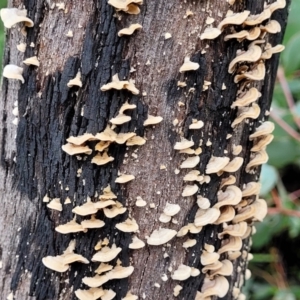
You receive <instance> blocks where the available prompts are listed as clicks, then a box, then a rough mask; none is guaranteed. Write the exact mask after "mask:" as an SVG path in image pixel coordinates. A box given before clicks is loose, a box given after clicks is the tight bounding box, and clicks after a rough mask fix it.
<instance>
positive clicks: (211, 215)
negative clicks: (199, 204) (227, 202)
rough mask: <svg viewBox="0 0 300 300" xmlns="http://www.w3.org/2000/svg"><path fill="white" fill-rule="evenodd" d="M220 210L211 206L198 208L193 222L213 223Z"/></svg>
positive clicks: (201, 223) (197, 223)
mask: <svg viewBox="0 0 300 300" xmlns="http://www.w3.org/2000/svg"><path fill="white" fill-rule="evenodd" d="M220 214H221V212H220V210H219V209H217V208H215V207H213V208H209V209H198V211H197V213H196V216H195V220H194V224H195V225H196V226H197V227H199V226H205V225H207V224H213V223H214V222H215V221H217V220H218V218H219V216H220Z"/></svg>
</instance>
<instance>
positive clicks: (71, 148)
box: [61, 143, 93, 155]
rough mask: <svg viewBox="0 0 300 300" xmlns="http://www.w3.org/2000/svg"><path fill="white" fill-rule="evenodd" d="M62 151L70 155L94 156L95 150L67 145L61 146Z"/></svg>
mask: <svg viewBox="0 0 300 300" xmlns="http://www.w3.org/2000/svg"><path fill="white" fill-rule="evenodd" d="M61 148H62V150H63V151H65V152H66V153H67V154H69V155H77V154H87V155H90V154H92V152H93V150H92V149H90V148H89V147H88V146H81V145H80V146H77V145H74V144H71V143H67V144H65V145H62V146H61Z"/></svg>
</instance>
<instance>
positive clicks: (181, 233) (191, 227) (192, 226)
mask: <svg viewBox="0 0 300 300" xmlns="http://www.w3.org/2000/svg"><path fill="white" fill-rule="evenodd" d="M201 230H202V226H195V224H193V223H189V224H188V225H186V226H183V227H182V228H181V229H180V230H179V231H178V233H177V237H183V236H185V235H186V234H187V233H188V232H190V233H192V234H197V233H199V232H201Z"/></svg>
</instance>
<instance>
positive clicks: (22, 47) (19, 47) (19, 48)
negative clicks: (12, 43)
mask: <svg viewBox="0 0 300 300" xmlns="http://www.w3.org/2000/svg"><path fill="white" fill-rule="evenodd" d="M26 47H27V46H26V44H25V43H20V44H19V45H17V49H18V50H19V51H20V52H23V53H24V52H25V51H26Z"/></svg>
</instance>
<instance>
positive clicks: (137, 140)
mask: <svg viewBox="0 0 300 300" xmlns="http://www.w3.org/2000/svg"><path fill="white" fill-rule="evenodd" d="M145 143H146V140H145V139H144V138H142V137H140V136H133V137H131V138H129V139H128V140H127V141H126V146H142V145H144V144H145Z"/></svg>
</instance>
